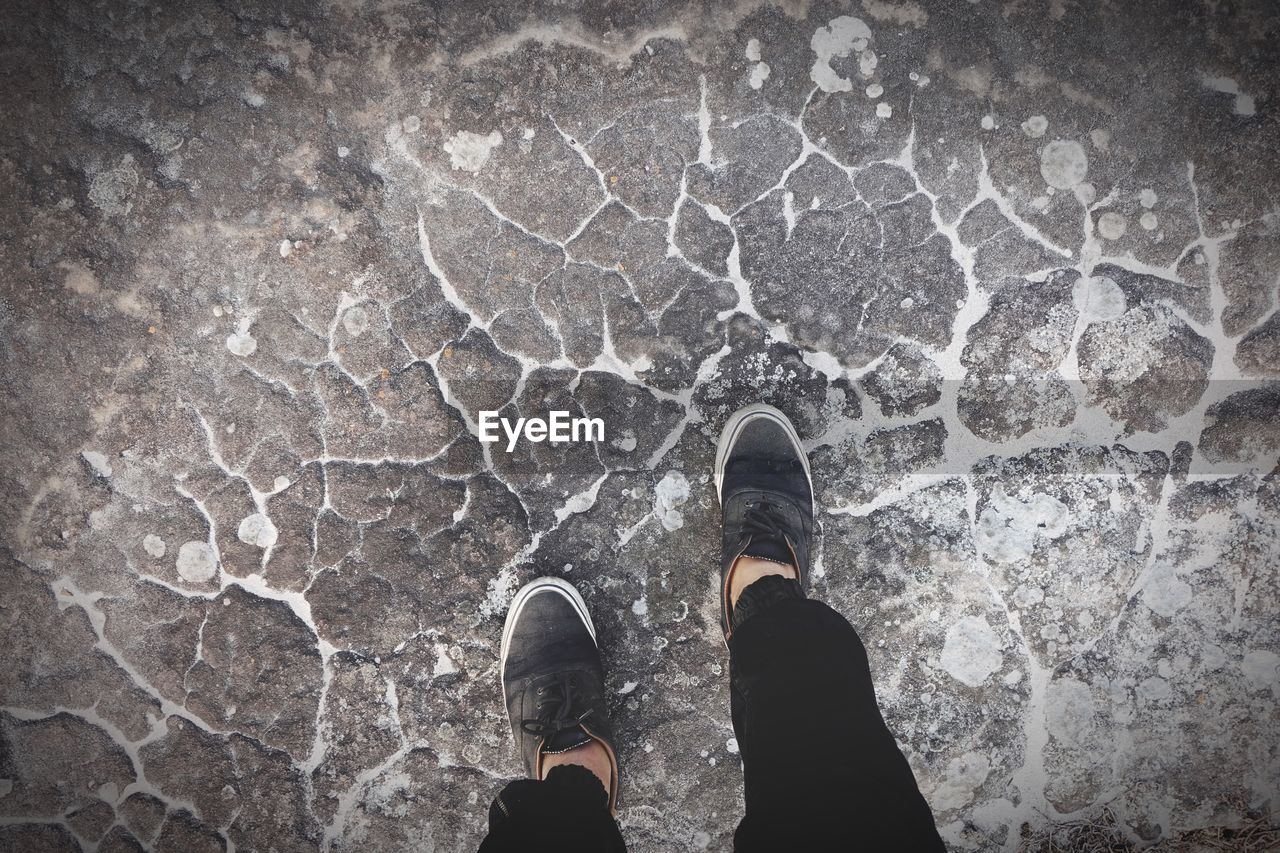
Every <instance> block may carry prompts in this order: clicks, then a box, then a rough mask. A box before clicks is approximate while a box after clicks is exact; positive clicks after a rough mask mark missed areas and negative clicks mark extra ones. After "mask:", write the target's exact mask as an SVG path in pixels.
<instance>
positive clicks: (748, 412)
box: [715, 403, 813, 510]
mask: <svg viewBox="0 0 1280 853" xmlns="http://www.w3.org/2000/svg"><path fill="white" fill-rule="evenodd" d="M758 418H767V419H768V420H771V421H773V422H774V423H776V424H777V425H778V426H780V427H782V429H783V431H784V432H785V433H786V434H787V438H789V439H791V446H792V447H794V448H795V451H796V453H797V454H798V455H799V457H800V461H801V462H802V463H803V464H804V476H805V479H806V480H808V481H809V494H810V495H812V494H813V475H812V474H811V473H810V471H809V456H808V454H806V453H805V452H804V445H803V444H801V443H800V434H799V433H797V432H796V428H795V427H794V426H792V424H791V421H790V419H789V418H787V416H786V415H784V414H783V413H782V412H780V411H778V410H777V409H775V408H774V407H773V406H770V405H769V404H767V403H752V404H751V405H750V406H743V407H742V408H741V409H738V411H736V412H734V413H733V414H732V415H730V416H729V419H728V420H727V421H725V422H724V429H722V430H720V440H719V441H718V442H717V443H716V465H715V478H716V498H717V499H721V494H720V492H721V489H722V487H723V485H724V463H725V461H726V460H727V459H728V458H729V450H730V449H731V448H732V447H733V444H734V442H736V441H737V440H738V436H740V435H741V434H742V431H743V430H744V429H746V427H747V425H748V424H750V423H751V422H752V421H754V420H756V419H758ZM809 505H810V509H811V510H812V506H813V499H812V497H811V498H810V500H809Z"/></svg>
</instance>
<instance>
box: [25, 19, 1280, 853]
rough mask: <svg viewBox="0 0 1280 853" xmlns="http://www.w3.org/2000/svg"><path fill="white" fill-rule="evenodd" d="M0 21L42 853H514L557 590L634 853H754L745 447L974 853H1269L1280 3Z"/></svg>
mask: <svg viewBox="0 0 1280 853" xmlns="http://www.w3.org/2000/svg"><path fill="white" fill-rule="evenodd" d="M7 12H8V14H7V15H6V22H7V23H6V27H5V30H4V33H3V35H0V68H2V69H3V79H4V81H5V86H4V88H3V94H0V101H2V102H3V104H4V113H5V115H6V121H4V122H3V123H0V186H2V187H3V190H4V197H5V199H6V201H5V203H4V204H3V205H0V257H2V258H3V269H4V271H5V275H4V285H3V287H4V290H3V300H2V301H0V369H2V370H3V377H4V387H5V394H4V395H3V397H2V398H0V407H2V409H0V412H2V417H3V427H2V430H3V441H2V442H0V461H2V468H3V474H2V476H3V486H4V487H3V489H0V494H2V495H3V497H0V522H2V523H3V540H4V547H3V550H0V575H2V576H3V581H2V586H0V589H2V590H3V596H0V625H2V626H3V636H4V647H5V654H4V655H3V657H2V658H0V660H2V661H3V662H2V663H0V693H2V694H3V698H2V699H0V848H3V849H15V850H46V849H47V850H76V849H85V850H92V849H97V850H101V851H124V850H136V849H155V850H184V851H188V850H189V851H204V850H236V849H240V850H275V851H295V850H296V851H302V850H318V849H323V850H332V851H346V850H365V849H371V850H401V849H403V850H432V849H435V850H455V849H457V850H467V849H473V848H474V847H475V846H476V845H477V843H478V841H479V839H480V838H481V837H482V834H483V826H484V819H485V813H486V808H487V803H488V801H489V799H490V798H491V797H492V795H493V794H494V793H495V792H496V791H497V790H498V788H499V787H500V786H501V785H502V784H503V781H504V780H506V779H509V778H512V777H514V776H516V775H518V774H519V773H520V767H519V764H518V761H517V759H516V757H515V755H514V753H513V748H512V743H511V737H510V734H509V732H508V729H507V722H506V719H505V716H504V711H503V709H502V707H501V691H500V688H499V685H498V683H497V680H496V663H497V649H498V642H499V635H500V630H501V620H502V616H503V614H504V611H505V605H506V603H507V601H508V600H509V598H510V596H511V594H512V593H513V592H514V590H515V589H516V588H517V587H518V586H519V585H520V584H521V583H522V582H524V581H525V580H527V579H529V578H531V577H534V576H536V575H538V574H542V573H551V574H556V575H559V576H562V577H565V578H567V579H569V580H571V581H572V582H574V583H575V584H576V585H577V586H578V588H579V589H580V590H581V591H582V592H583V594H584V596H585V597H586V599H587V601H588V603H589V604H590V606H591V607H592V609H593V614H594V617H595V620H596V624H597V626H598V628H599V632H600V634H601V637H602V639H603V642H604V647H605V656H606V664H607V668H608V671H609V685H610V687H611V689H612V690H613V692H614V694H615V701H614V703H613V711H614V714H615V718H616V725H617V728H618V731H619V742H618V746H619V752H620V755H621V761H622V764H623V772H624V786H623V792H622V802H621V810H620V821H621V824H622V827H623V831H624V834H625V835H626V837H627V838H628V840H629V842H630V844H631V846H632V849H634V850H639V851H645V850H654V851H657V850H687V849H728V848H729V847H730V845H731V834H732V830H733V828H734V826H735V824H736V822H737V820H738V818H739V817H740V814H741V794H740V784H741V770H740V762H739V757H738V755H737V748H736V742H735V741H734V740H733V738H732V735H733V733H732V729H731V727H730V724H729V716H728V694H727V677H728V676H727V666H726V661H725V659H724V655H723V649H722V646H721V645H720V639H719V634H718V626H717V617H716V598H715V596H716V590H715V582H714V577H713V576H714V573H715V567H716V549H717V547H718V544H717V543H718V540H717V523H718V517H717V509H716V503H715V498H714V494H713V488H712V485H711V483H710V478H709V473H710V463H711V458H712V453H713V447H714V445H713V442H714V437H715V434H716V432H717V430H718V428H719V425H720V423H721V422H722V421H723V419H724V417H725V416H726V415H727V414H728V413H729V412H731V411H732V410H733V409H735V408H736V407H738V406H739V405H741V404H743V403H744V402H747V401H751V400H755V399H758V398H762V399H764V400H766V401H768V402H771V403H773V404H775V405H778V406H780V407H781V408H782V409H784V410H785V411H786V412H787V413H788V414H789V415H790V416H791V417H792V418H793V420H794V421H795V423H796V425H797V427H798V428H799V430H800V432H801V434H802V436H803V437H804V439H805V441H806V444H807V447H808V449H809V451H810V453H811V457H810V458H811V461H812V463H813V467H814V471H815V476H816V478H817V480H818V489H819V498H820V500H821V502H822V505H823V512H822V515H821V518H820V523H821V527H822V538H821V542H820V546H819V551H818V553H817V554H816V559H815V572H814V575H815V577H814V587H815V591H816V594H817V595H820V596H822V597H823V598H825V599H826V600H828V601H830V602H831V603H832V604H833V605H835V606H836V607H838V608H839V609H840V610H841V611H842V612H844V613H845V614H846V615H847V616H848V617H849V618H850V619H851V620H852V622H853V623H854V625H855V626H856V627H857V628H858V630H859V632H860V633H861V634H862V636H863V637H864V639H865V641H866V644H867V646H868V650H869V652H870V655H871V660H872V667H873V671H874V672H875V673H876V678H877V689H878V693H879V696H880V699H881V702H882V705H883V709H884V712H885V715H886V718H887V720H888V722H889V725H890V727H891V728H892V730H893V731H894V732H895V734H896V736H897V737H898V739H899V741H900V743H901V744H902V746H903V749H904V751H905V752H906V754H907V755H908V757H909V759H910V761H911V764H912V766H913V768H914V770H915V772H916V774H917V777H918V779H919V780H920V783H921V787H922V789H923V791H924V792H925V794H926V796H927V797H928V799H929V801H930V803H931V804H932V806H933V808H934V811H935V813H936V815H937V818H938V824H939V826H940V828H941V829H942V832H943V834H944V837H945V838H946V839H947V841H948V843H949V844H950V845H951V846H952V847H953V848H954V849H957V850H998V849H1005V850H1013V849H1017V848H1018V846H1019V844H1020V843H1021V839H1022V837H1023V834H1024V832H1027V831H1030V832H1034V831H1036V830H1038V829H1041V828H1043V827H1044V826H1045V825H1047V824H1049V823H1051V822H1056V821H1066V820H1073V819H1080V818H1088V817H1091V816H1095V815H1097V814H1099V813H1100V811H1101V810H1102V809H1103V807H1104V806H1105V807H1108V808H1110V810H1111V812H1112V813H1113V814H1115V815H1116V817H1117V821H1118V823H1119V825H1120V826H1121V828H1122V830H1123V831H1124V832H1125V833H1126V834H1127V835H1128V836H1129V838H1130V840H1131V841H1132V842H1133V843H1135V844H1139V845H1142V844H1146V843H1149V842H1156V841H1158V840H1162V839H1169V838H1174V837H1176V836H1177V835H1178V834H1179V833H1181V832H1184V831H1187V830H1190V829H1194V828H1197V827H1205V826H1223V825H1225V826H1231V825H1234V824H1237V823H1238V822H1240V821H1242V820H1245V819H1246V818H1247V817H1249V816H1250V815H1257V814H1259V813H1261V814H1266V813H1267V812H1272V813H1273V810H1274V809H1275V807H1276V802H1275V797H1276V792H1277V788H1278V787H1280V784H1278V782H1277V780H1278V779H1280V738H1277V732H1278V731H1280V711H1278V710H1277V704H1276V698H1277V689H1278V688H1277V681H1278V673H1277V665H1280V628H1278V626H1280V618H1278V617H1280V613H1278V610H1280V536H1278V535H1277V525H1280V480H1278V479H1277V477H1278V476H1280V469H1278V467H1277V457H1278V456H1280V383H1278V382H1277V380H1280V312H1278V311H1277V305H1278V301H1280V292H1278V288H1280V209H1278V208H1277V201H1276V199H1277V198H1280V170H1278V169H1277V167H1276V165H1275V152H1276V151H1277V150H1280V124H1278V123H1277V118H1276V116H1277V113H1276V109H1277V95H1278V94H1280V87H1278V83H1280V74H1277V70H1278V69H1280V62H1278V60H1280V56H1278V55H1277V47H1276V45H1277V43H1280V42H1278V41H1277V38H1278V37H1280V16H1277V13H1276V11H1275V9H1274V8H1273V7H1272V6H1270V5H1269V4H1266V3H1264V2H1253V3H1238V4H1219V3H1213V2H1203V3H1181V2H1166V3H1154V4H1149V7H1148V4H1106V3H1096V2H1091V1H1090V0H1086V1H1085V2H1057V0H1054V1H1053V2H1037V0H1026V2H1018V0H1010V2H1002V3H997V2H992V0H977V2H969V3H943V2H932V0H930V2H880V0H863V2H860V3H857V2H850V3H843V4H840V3H836V4H819V3H812V4H807V3H785V4H783V5H782V6H771V5H767V4H763V3H752V2H746V3H739V4H736V5H726V4H722V3H720V2H715V0H708V2H700V3H690V4H681V3H671V2H661V0H650V2H643V3H622V2H612V0H600V2H595V3H590V4H585V5H583V6H582V7H581V8H579V9H578V10H577V11H576V12H571V11H569V7H568V6H566V5H564V4H557V3H545V4H544V3H540V2H539V3H533V4H528V3H515V2H509V3H507V2H497V3H488V4H480V3H451V4H444V3H440V4H434V5H431V4H396V3H365V2H359V0H350V1H349V2H333V3H313V2H290V3H285V2H260V3H259V2H238V3H232V4H225V3H200V2H197V3H193V4H185V5H183V6H181V7H178V6H165V5H160V6H154V5H144V4H141V3H129V2H114V1H113V2H99V3H71V2H59V3H50V4H41V5H38V6H35V7H31V8H26V7H24V8H22V9H16V8H12V7H11V8H9V9H8V10H7ZM486 409H489V410H501V411H502V412H503V414H504V415H506V416H509V417H515V416H530V415H537V414H542V413H545V412H546V411H548V410H551V409H564V410H568V411H571V412H573V413H574V414H575V415H577V414H584V413H585V414H587V415H590V416H593V417H600V418H602V419H604V421H605V423H606V439H605V441H603V442H601V443H598V444H582V445H557V446H552V445H548V444H538V445H532V444H528V443H524V444H521V445H520V446H519V447H518V448H517V450H516V452H514V453H511V454H508V453H505V452H504V451H503V449H502V448H501V447H500V446H497V445H485V444H481V443H480V442H479V441H478V440H477V438H476V435H477V417H478V412H480V411H481V410H486Z"/></svg>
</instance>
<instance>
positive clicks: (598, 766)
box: [542, 740, 613, 794]
mask: <svg viewBox="0 0 1280 853" xmlns="http://www.w3.org/2000/svg"><path fill="white" fill-rule="evenodd" d="M562 764H576V765H578V766H579V767H583V768H586V769H587V770H590V771H591V772H592V773H593V774H595V777H596V778H597V779H599V780H600V784H601V785H603V786H604V790H605V793H606V794H608V793H609V792H610V786H611V785H612V784H613V761H612V760H611V759H610V758H609V752H608V750H606V749H605V748H604V744H602V743H600V742H599V741H596V740H593V741H591V742H590V743H584V744H583V745H582V746H578V747H574V748H573V749H570V750H567V751H565V752H555V753H549V754H546V755H544V756H543V757H542V778H543V779H545V778H547V774H548V773H550V772H551V768H553V767H559V766H560V765H562Z"/></svg>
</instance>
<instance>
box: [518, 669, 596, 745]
mask: <svg viewBox="0 0 1280 853" xmlns="http://www.w3.org/2000/svg"><path fill="white" fill-rule="evenodd" d="M577 687H578V681H577V679H576V678H573V677H572V676H570V675H568V674H564V675H561V676H560V677H559V678H558V679H557V680H556V681H553V682H551V683H550V684H545V685H543V686H542V687H540V688H538V709H537V717H535V718H534V719H531V720H521V721H520V728H521V729H523V730H524V731H526V732H528V733H529V734H531V735H541V736H544V737H551V736H552V735H554V734H556V733H557V732H562V731H564V730H566V729H572V728H575V727H577V726H580V725H582V722H583V721H584V720H586V719H587V717H590V716H591V712H592V710H593V709H591V708H588V709H587V710H585V711H583V712H582V713H581V714H579V715H577V716H576V717H575V716H573V700H574V692H575V690H576V689H577Z"/></svg>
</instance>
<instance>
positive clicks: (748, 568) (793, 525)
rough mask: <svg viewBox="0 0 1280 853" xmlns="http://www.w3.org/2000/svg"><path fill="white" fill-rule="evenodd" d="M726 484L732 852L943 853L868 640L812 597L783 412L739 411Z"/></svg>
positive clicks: (801, 477) (728, 438)
mask: <svg viewBox="0 0 1280 853" xmlns="http://www.w3.org/2000/svg"><path fill="white" fill-rule="evenodd" d="M716 487H717V492H718V494H719V496H720V499H721V506H722V510H723V514H724V542H723V548H724V551H723V559H722V562H721V574H722V585H721V594H722V607H721V617H722V620H723V621H722V626H723V628H724V630H725V638H726V642H727V644H728V646H729V649H730V661H729V667H730V697H731V703H732V707H731V711H732V715H733V726H734V732H735V734H736V735H737V739H738V746H739V750H740V751H741V755H742V762H743V775H744V777H745V778H744V783H745V798H746V816H745V817H744V818H743V820H742V822H741V823H740V824H739V826H738V831H737V833H736V834H735V837H734V842H735V849H737V850H738V851H756V850H779V849H787V848H788V847H790V848H798V849H831V846H830V845H838V846H839V847H840V848H842V849H867V850H942V849H944V848H943V845H942V841H941V839H940V838H939V837H938V833H937V829H936V828H935V825H934V821H933V815H932V812H931V811H930V809H929V806H928V804H927V803H926V802H925V800H924V798H923V797H922V796H921V794H920V791H919V788H918V787H917V785H916V782H915V778H914V776H913V775H912V773H911V768H910V767H909V766H908V764H907V762H906V759H905V758H904V757H903V756H902V753H901V752H900V751H899V750H898V746H897V743H896V742H895V741H894V739H893V735H892V734H891V733H890V732H889V730H888V728H887V727H886V726H885V723H884V720H883V718H882V717H881V715H880V709H879V706H878V705H877V704H876V697H875V691H874V689H873V687H872V684H871V673H870V669H869V667H868V665H867V655H866V651H865V649H864V648H863V646H862V643H861V641H860V640H859V639H858V636H857V634H856V632H855V631H854V630H853V628H852V626H850V625H849V623H848V621H847V620H845V618H844V617H843V616H841V615H840V614H839V613H837V612H835V611H834V610H832V609H831V608H830V607H828V606H827V605H825V604H823V603H821V602H818V601H814V600H810V599H808V598H806V597H805V592H804V589H805V586H806V580H807V574H808V569H809V540H810V538H811V536H812V530H813V503H812V500H813V498H812V495H813V492H812V486H811V484H810V480H809V469H808V460H807V459H806V458H805V456H804V451H803V449H802V447H801V445H800V440H799V437H798V436H797V435H796V433H795V429H794V427H792V426H791V424H790V422H789V421H787V419H786V417H785V416H784V415H783V414H782V413H781V412H778V411H777V410H776V409H772V408H770V407H767V406H751V407H748V408H747V409H744V410H741V411H739V412H737V413H735V414H734V415H733V416H732V417H731V418H730V419H729V422H728V423H727V424H726V425H725V429H724V432H723V433H722V435H721V438H720V446H719V448H718V450H717V454H716ZM806 845H809V846H808V847H806ZM816 845H822V846H821V847H818V846H816Z"/></svg>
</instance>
